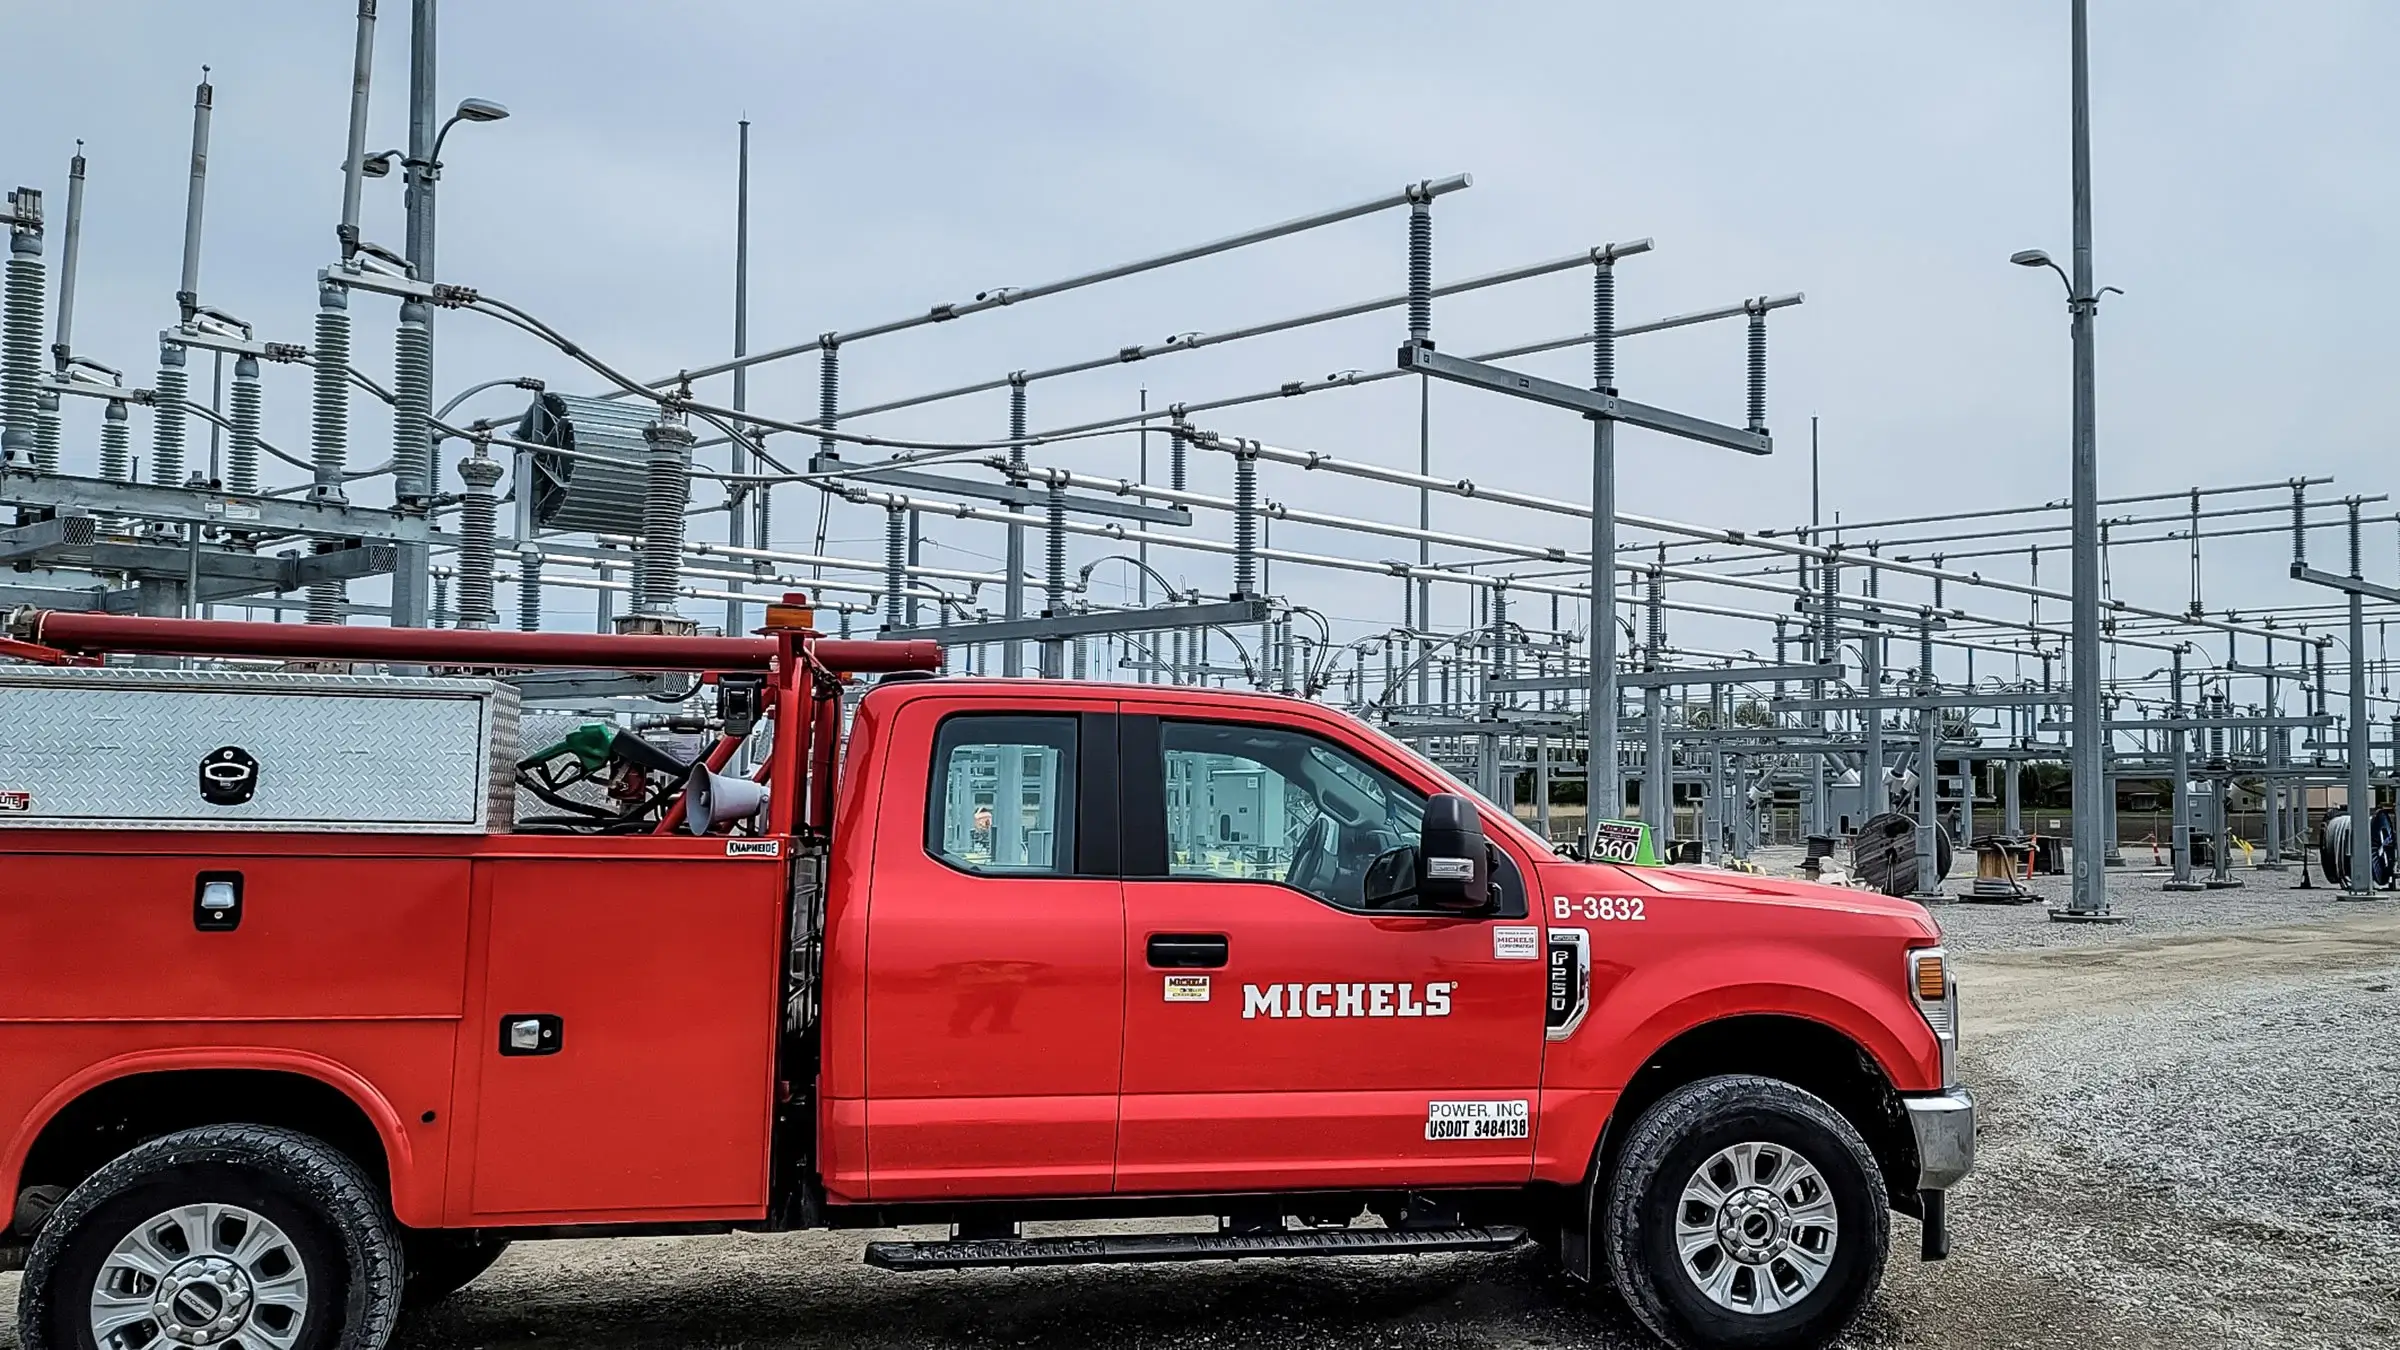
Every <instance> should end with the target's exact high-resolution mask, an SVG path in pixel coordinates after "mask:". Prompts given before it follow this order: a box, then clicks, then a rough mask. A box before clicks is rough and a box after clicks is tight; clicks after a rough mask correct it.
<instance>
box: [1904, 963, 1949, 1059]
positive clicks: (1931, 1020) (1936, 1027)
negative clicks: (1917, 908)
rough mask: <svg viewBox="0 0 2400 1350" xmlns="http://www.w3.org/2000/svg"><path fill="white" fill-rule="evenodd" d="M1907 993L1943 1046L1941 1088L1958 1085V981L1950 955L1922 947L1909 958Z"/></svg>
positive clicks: (1934, 1036)
mask: <svg viewBox="0 0 2400 1350" xmlns="http://www.w3.org/2000/svg"><path fill="white" fill-rule="evenodd" d="M1908 993H1909V997H1910V999H1911V1000H1912V1001H1914V1002H1915V1003H1916V1005H1917V1011H1918V1012H1920V1013H1922V1014H1924V1017H1925V1025H1927V1026H1929V1027H1931V1028H1933V1038H1934V1039H1935V1040H1937V1041H1939V1042H1941V1045H1942V1086H1943V1087H1954V1086H1956V1085H1957V1083H1958V981H1957V980H1955V979H1953V978H1951V975H1950V959H1949V954H1948V953H1947V952H1944V951H1943V950H1942V949H1941V948H1939V947H1919V948H1917V949H1915V950H1914V951H1911V952H1910V953H1909V954H1908Z"/></svg>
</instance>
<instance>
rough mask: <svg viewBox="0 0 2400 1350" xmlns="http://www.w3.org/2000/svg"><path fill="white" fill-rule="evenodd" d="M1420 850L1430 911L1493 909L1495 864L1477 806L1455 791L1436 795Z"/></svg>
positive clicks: (1421, 890)
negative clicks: (1493, 870) (1486, 841)
mask: <svg viewBox="0 0 2400 1350" xmlns="http://www.w3.org/2000/svg"><path fill="white" fill-rule="evenodd" d="M1418 851H1419V853H1420V854H1421V856H1422V858H1423V862H1422V863H1421V865H1420V867H1419V873H1420V875H1419V877H1418V881H1417V892H1418V894H1419V896H1420V897H1422V899H1423V901H1424V903H1425V905H1426V906H1427V907H1428V908H1430V909H1444V910H1452V911H1455V912H1459V913H1475V912H1477V911H1480V910H1485V909H1489V908H1491V904H1492V862H1491V856H1492V855H1491V850H1490V847H1489V846H1488V845H1487V844H1486V843H1485V842H1484V838H1483V817H1482V815H1481V814H1480V813H1478V812H1477V811H1476V809H1475V804H1474V803H1473V802H1470V801H1468V800H1467V799H1466V798H1464V797H1461V796H1459V795H1458V794H1457V793H1454V792H1437V793H1435V794H1433V796H1432V797H1431V798H1430V799H1428V800H1427V801H1426V803H1425V824H1424V830H1423V834H1422V836H1421V842H1420V843H1419V845H1418Z"/></svg>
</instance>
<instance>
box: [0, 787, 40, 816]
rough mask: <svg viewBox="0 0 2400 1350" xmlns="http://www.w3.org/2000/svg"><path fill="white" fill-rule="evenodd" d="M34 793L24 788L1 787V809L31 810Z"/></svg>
mask: <svg viewBox="0 0 2400 1350" xmlns="http://www.w3.org/2000/svg"><path fill="white" fill-rule="evenodd" d="M32 809H33V794H32V793H30V792H27V791H26V790H25V789H23V788H4V789H0V811H30V810H32Z"/></svg>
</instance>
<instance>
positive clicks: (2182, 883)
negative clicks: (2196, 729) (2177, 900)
mask: <svg viewBox="0 0 2400 1350" xmlns="http://www.w3.org/2000/svg"><path fill="white" fill-rule="evenodd" d="M2169 669H2170V671H2172V676H2171V682H2170V683H2169V684H2168V686H2167V719H2168V720H2169V721H2170V722H2174V723H2176V724H2177V725H2175V726H2172V727H2169V728H2168V730H2167V761H2168V770H2167V771H2168V772H2169V773H2171V774H2173V775H2174V776H2175V780H2174V784H2173V787H2174V807H2173V810H2174V815H2173V823H2172V824H2170V825H2169V826H2168V832H2167V846H2168V856H2169V858H2170V860H2171V862H2172V864H2173V867H2174V874H2173V875H2172V876H2171V877H2169V878H2168V880H2167V884H2166V889H2168V890H2170V891H2196V890H2199V889H2201V887H2200V885H2199V883H2197V882H2195V881H2193V880H2192V762H2191V753H2190V742H2189V740H2188V739H2187V738H2186V736H2185V734H2184V729H2183V727H2182V725H2181V723H2182V722H2183V720H2184V717H2185V712H2184V704H2183V653H2182V652H2181V651H2178V652H2176V653H2175V656H2174V661H2173V664H2172V665H2171V666H2170V667H2169Z"/></svg>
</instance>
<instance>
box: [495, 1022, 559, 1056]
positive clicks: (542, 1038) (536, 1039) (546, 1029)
mask: <svg viewBox="0 0 2400 1350" xmlns="http://www.w3.org/2000/svg"><path fill="white" fill-rule="evenodd" d="M566 1043H567V1025H566V1023H565V1022H564V1021H562V1020H561V1019H560V1018H559V1017H558V1015H557V1014H555V1013H510V1014H508V1015H507V1016H506V1017H503V1018H501V1019H500V1053H501V1054H503V1055H510V1056H515V1055H555V1054H557V1053H558V1052H559V1050H560V1049H561V1048H562V1047H563V1046H565V1045H566Z"/></svg>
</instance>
